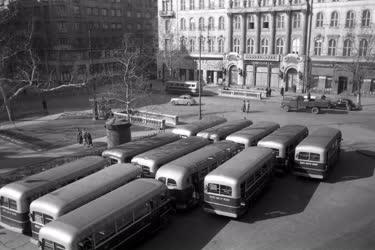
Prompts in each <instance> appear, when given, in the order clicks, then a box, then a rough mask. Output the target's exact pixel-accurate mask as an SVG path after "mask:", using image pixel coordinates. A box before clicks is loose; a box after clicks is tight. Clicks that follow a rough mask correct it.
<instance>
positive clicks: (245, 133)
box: [226, 122, 280, 142]
mask: <svg viewBox="0 0 375 250" xmlns="http://www.w3.org/2000/svg"><path fill="white" fill-rule="evenodd" d="M278 128H280V125H279V124H277V123H275V122H258V123H255V124H253V125H251V126H250V127H247V128H244V129H241V130H240V131H237V132H235V133H233V134H230V135H229V136H227V138H226V139H227V140H230V141H236V142H237V140H241V139H245V138H246V139H248V140H250V139H252V138H254V137H258V136H260V135H264V134H266V135H267V134H268V133H269V131H271V132H272V131H274V130H276V129H278Z"/></svg>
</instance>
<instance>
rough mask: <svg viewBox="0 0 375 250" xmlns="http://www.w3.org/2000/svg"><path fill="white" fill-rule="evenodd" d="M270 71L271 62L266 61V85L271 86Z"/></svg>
mask: <svg viewBox="0 0 375 250" xmlns="http://www.w3.org/2000/svg"><path fill="white" fill-rule="evenodd" d="M271 73H272V67H271V63H268V65H267V87H269V88H270V87H271Z"/></svg>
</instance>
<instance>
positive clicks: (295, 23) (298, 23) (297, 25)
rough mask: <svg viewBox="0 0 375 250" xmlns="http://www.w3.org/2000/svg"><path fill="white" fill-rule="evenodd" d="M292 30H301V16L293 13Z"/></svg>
mask: <svg viewBox="0 0 375 250" xmlns="http://www.w3.org/2000/svg"><path fill="white" fill-rule="evenodd" d="M293 28H294V29H299V28H301V14H299V13H295V14H294V15H293Z"/></svg>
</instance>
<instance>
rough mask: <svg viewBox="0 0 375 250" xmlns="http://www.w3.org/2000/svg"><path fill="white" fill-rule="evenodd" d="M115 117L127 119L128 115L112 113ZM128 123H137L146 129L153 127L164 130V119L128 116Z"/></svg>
mask: <svg viewBox="0 0 375 250" xmlns="http://www.w3.org/2000/svg"><path fill="white" fill-rule="evenodd" d="M113 114H114V116H115V117H120V118H124V117H125V118H127V117H128V115H127V114H125V113H121V112H113ZM130 122H131V123H137V124H139V125H143V126H146V127H155V128H159V129H165V120H164V119H155V118H152V117H145V116H139V115H130Z"/></svg>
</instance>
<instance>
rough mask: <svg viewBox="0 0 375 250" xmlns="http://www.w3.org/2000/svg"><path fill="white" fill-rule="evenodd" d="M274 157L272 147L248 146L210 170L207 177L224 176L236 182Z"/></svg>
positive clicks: (229, 180)
mask: <svg viewBox="0 0 375 250" xmlns="http://www.w3.org/2000/svg"><path fill="white" fill-rule="evenodd" d="M272 157H274V154H273V151H272V149H269V148H262V147H248V148H246V149H245V150H243V151H242V152H240V153H239V154H237V155H235V156H234V157H232V158H231V159H229V160H228V161H226V162H224V163H223V164H222V165H220V166H219V167H217V168H216V169H214V170H213V171H212V172H210V173H209V174H208V175H207V176H206V178H208V179H211V178H216V177H219V178H222V179H224V178H225V179H226V180H227V181H228V182H230V183H232V184H234V183H236V182H237V181H238V180H241V179H242V178H245V177H246V176H247V174H250V173H253V172H255V171H256V170H257V169H258V168H260V167H262V163H263V162H265V161H267V160H269V159H270V158H272Z"/></svg>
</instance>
